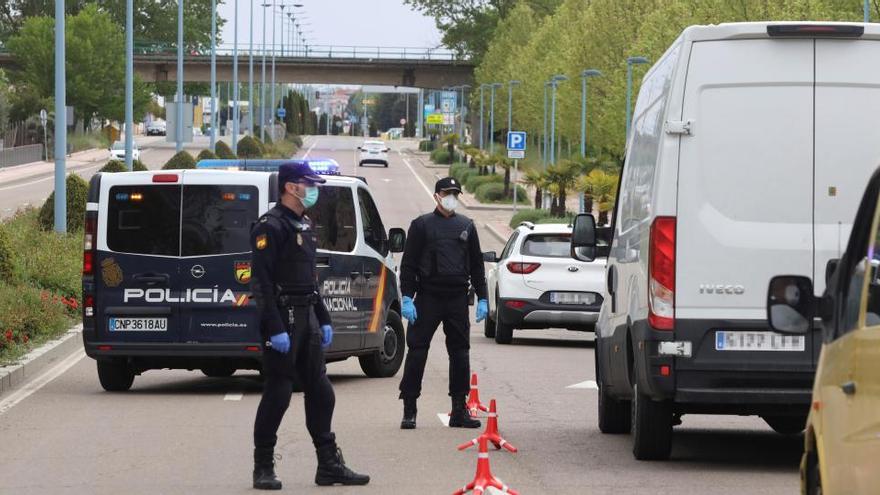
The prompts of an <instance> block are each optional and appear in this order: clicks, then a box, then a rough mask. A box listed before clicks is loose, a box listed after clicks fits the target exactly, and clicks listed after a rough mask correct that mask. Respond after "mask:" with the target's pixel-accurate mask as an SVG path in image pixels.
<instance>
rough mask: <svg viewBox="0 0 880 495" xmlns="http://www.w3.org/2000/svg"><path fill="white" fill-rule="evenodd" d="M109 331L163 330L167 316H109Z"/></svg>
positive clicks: (166, 324) (166, 327)
mask: <svg viewBox="0 0 880 495" xmlns="http://www.w3.org/2000/svg"><path fill="white" fill-rule="evenodd" d="M108 327H109V328H110V331H111V332H164V331H166V330H168V318H110V321H109V324H108Z"/></svg>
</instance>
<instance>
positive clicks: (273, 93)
mask: <svg viewBox="0 0 880 495" xmlns="http://www.w3.org/2000/svg"><path fill="white" fill-rule="evenodd" d="M275 24H276V21H275V0H272V83H271V87H272V104H271V105H270V106H269V108H271V110H270V112H271V113H270V114H269V122H272V136H271V137H272V142H274V141H275Z"/></svg>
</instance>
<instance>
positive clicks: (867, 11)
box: [865, 0, 871, 23]
mask: <svg viewBox="0 0 880 495" xmlns="http://www.w3.org/2000/svg"><path fill="white" fill-rule="evenodd" d="M869 3H870V2H869V0H865V22H866V23H867V22H871V11H870V6H869V5H868V4H869Z"/></svg>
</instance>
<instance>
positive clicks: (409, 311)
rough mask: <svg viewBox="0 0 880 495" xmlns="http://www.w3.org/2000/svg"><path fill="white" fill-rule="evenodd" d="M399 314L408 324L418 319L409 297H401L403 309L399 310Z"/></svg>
mask: <svg viewBox="0 0 880 495" xmlns="http://www.w3.org/2000/svg"><path fill="white" fill-rule="evenodd" d="M401 314H402V316H403V317H404V318H406V319H407V321H409V322H410V323H415V321H416V318H418V317H419V315H418V314H417V313H416V305H415V304H413V300H412V298H411V297H409V296H403V308H402V309H401Z"/></svg>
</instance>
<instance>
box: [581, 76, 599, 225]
mask: <svg viewBox="0 0 880 495" xmlns="http://www.w3.org/2000/svg"><path fill="white" fill-rule="evenodd" d="M601 75H602V73H601V72H599V71H598V70H596V69H586V70H584V71H583V72H581V157H582V158H584V159H586V158H587V79H589V78H591V77H597V76H601ZM578 205H579V206H578V211H579V212H580V213H584V208H585V206H586V205H585V204H584V192H583V191H581V192H579V193H578Z"/></svg>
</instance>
